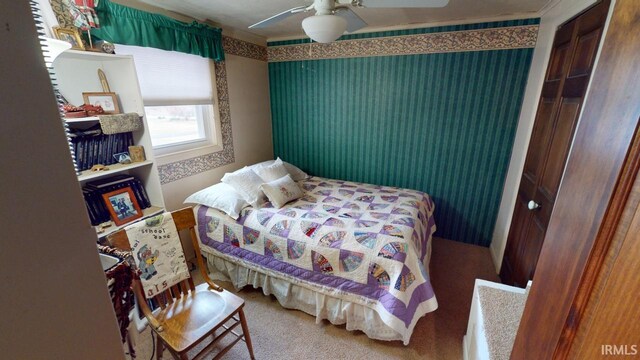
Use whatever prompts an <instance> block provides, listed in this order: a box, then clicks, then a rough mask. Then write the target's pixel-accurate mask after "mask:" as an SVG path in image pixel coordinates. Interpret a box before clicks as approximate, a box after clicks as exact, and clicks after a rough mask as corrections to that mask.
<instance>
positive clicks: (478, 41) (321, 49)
mask: <svg viewBox="0 0 640 360" xmlns="http://www.w3.org/2000/svg"><path fill="white" fill-rule="evenodd" d="M537 38H538V25H525V26H510V27H501V28H492V29H481V30H465V31H452V32H439V33H428V34H418V35H402V36H389V37H378V38H368V39H354V40H342V41H336V42H332V43H329V44H319V43H311V44H309V43H307V44H295V45H282V46H270V47H269V48H268V49H267V51H268V56H269V62H283V61H299V60H319V59H339V58H352V57H370V56H393V55H415V54H434V53H447V52H463V51H482V50H503V49H521V48H532V47H535V45H536V40H537Z"/></svg>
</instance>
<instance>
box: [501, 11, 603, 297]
mask: <svg viewBox="0 0 640 360" xmlns="http://www.w3.org/2000/svg"><path fill="white" fill-rule="evenodd" d="M608 9H609V0H605V1H603V2H601V3H599V4H597V5H595V6H593V7H592V8H590V9H589V10H587V11H586V12H584V13H582V14H581V15H579V16H577V17H575V18H573V19H572V20H570V21H568V22H567V23H565V24H563V25H561V26H560V27H559V28H558V30H557V32H556V35H555V39H554V43H553V49H552V51H551V57H550V60H549V66H548V68H547V73H546V76H545V82H544V85H543V88H542V93H541V95H540V101H539V103H538V110H537V113H536V120H535V124H534V128H533V134H532V137H531V142H530V145H529V150H528V151H527V158H526V161H525V165H524V170H523V173H522V179H521V181H520V188H519V190H518V196H517V200H516V206H515V209H514V213H513V219H512V221H511V228H510V230H509V237H508V240H507V247H506V250H505V254H504V258H503V260H502V267H501V269H500V277H501V279H502V282H504V283H505V284H510V285H515V286H520V287H524V286H525V285H526V284H527V281H528V280H531V279H532V278H533V275H534V272H535V268H536V264H537V262H538V256H539V255H540V249H541V248H542V243H543V241H544V237H545V233H546V230H547V225H548V223H549V219H550V217H551V212H552V210H553V205H554V203H555V199H556V194H557V193H558V188H559V186H560V180H561V179H562V174H563V172H564V166H565V163H566V160H567V155H568V154H569V148H570V146H571V142H572V139H573V134H574V130H575V128H576V124H577V122H578V116H579V115H580V110H581V108H582V102H583V99H584V95H585V92H586V89H587V85H588V83H589V78H590V76H591V70H592V67H593V63H594V60H595V57H596V52H597V50H598V44H599V42H600V38H601V34H602V30H603V27H604V23H605V20H606V17H607V11H608Z"/></svg>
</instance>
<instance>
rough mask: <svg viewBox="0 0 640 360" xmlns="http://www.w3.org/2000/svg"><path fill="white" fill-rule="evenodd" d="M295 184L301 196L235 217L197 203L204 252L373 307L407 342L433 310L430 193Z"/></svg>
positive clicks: (319, 181) (326, 182) (316, 181)
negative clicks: (279, 206) (278, 206)
mask: <svg viewBox="0 0 640 360" xmlns="http://www.w3.org/2000/svg"><path fill="white" fill-rule="evenodd" d="M298 184H299V185H300V186H301V187H302V188H303V189H304V190H305V196H304V197H302V198H300V199H298V200H296V201H294V202H291V203H289V204H287V205H285V207H283V208H281V209H275V208H273V207H272V206H271V205H270V204H269V203H267V204H266V206H264V207H262V208H259V209H256V208H253V207H248V208H245V209H244V210H243V211H242V212H241V214H240V218H238V220H237V221H235V220H233V219H231V218H230V217H228V216H226V215H223V214H222V213H220V212H218V211H217V210H215V209H210V208H208V207H206V206H198V207H197V208H196V213H197V220H198V235H199V238H200V242H201V244H202V245H203V247H202V251H203V252H205V255H206V254H207V253H209V254H214V255H216V256H220V257H222V258H224V259H225V260H228V261H231V262H236V263H238V264H241V265H243V266H247V265H249V266H251V267H252V268H254V269H258V271H259V272H263V273H266V274H269V275H271V276H276V277H280V278H282V279H286V280H289V281H292V282H294V283H296V284H297V285H302V286H306V287H307V288H310V289H312V290H314V291H318V292H322V293H324V294H327V295H330V296H334V297H337V298H340V299H344V300H347V301H351V302H355V303H358V304H361V305H364V306H367V307H369V308H372V309H374V310H375V311H376V312H377V313H378V314H379V315H380V318H381V319H382V320H383V321H384V323H385V324H387V325H388V326H389V327H391V328H393V329H394V330H396V331H398V332H399V333H400V334H404V335H406V339H405V342H408V337H409V336H410V335H411V332H412V331H413V327H414V326H415V323H416V322H417V320H418V319H419V318H420V317H422V316H423V315H424V314H426V313H428V312H431V311H434V310H435V309H436V308H437V307H438V305H437V301H436V298H435V295H434V292H433V289H432V287H431V283H430V281H429V275H428V273H427V269H428V261H429V257H430V241H431V237H432V234H433V233H434V232H435V223H434V220H433V211H434V203H433V201H432V200H431V198H430V197H429V195H427V194H425V193H423V192H420V191H416V190H408V189H400V188H394V187H386V186H375V185H370V184H362V183H353V182H347V181H338V180H331V179H324V178H319V177H312V178H310V179H308V180H304V181H301V182H299V183H298ZM407 333H408V334H407ZM403 337H405V336H403Z"/></svg>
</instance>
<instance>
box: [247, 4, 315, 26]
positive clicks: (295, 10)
mask: <svg viewBox="0 0 640 360" xmlns="http://www.w3.org/2000/svg"><path fill="white" fill-rule="evenodd" d="M306 9H307V7H306V6H298V7H294V8H293V9H289V10H287V11H283V12H281V13H279V14H277V15H273V16H272V17H270V18H268V19H264V20H262V21H260V22H257V23H255V24H253V25H251V26H249V29H261V28H266V27H268V26H271V25H273V24H275V23H277V22H279V21H282V20H284V19H286V18H288V17H289V16H291V15H295V14H297V13H301V12H304V11H305V10H306Z"/></svg>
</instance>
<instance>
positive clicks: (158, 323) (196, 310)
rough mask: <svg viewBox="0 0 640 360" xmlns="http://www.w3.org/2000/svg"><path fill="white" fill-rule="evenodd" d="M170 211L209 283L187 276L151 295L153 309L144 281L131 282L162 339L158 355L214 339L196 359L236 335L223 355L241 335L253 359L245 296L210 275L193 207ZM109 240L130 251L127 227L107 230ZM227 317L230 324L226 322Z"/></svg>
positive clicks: (177, 353)
mask: <svg viewBox="0 0 640 360" xmlns="http://www.w3.org/2000/svg"><path fill="white" fill-rule="evenodd" d="M171 214H172V215H173V220H174V222H175V224H176V227H177V228H178V232H180V231H181V230H186V229H188V230H189V232H190V235H191V242H192V244H193V248H194V249H195V252H196V258H197V261H198V267H199V268H200V273H201V274H202V277H203V278H204V280H205V282H204V283H203V284H200V285H198V286H194V283H193V280H192V279H191V278H189V279H187V280H183V281H181V282H179V283H177V284H174V285H171V287H170V288H169V290H165V291H164V292H163V293H161V294H158V295H156V296H155V297H154V298H153V301H155V302H157V304H158V305H159V307H158V308H157V309H155V310H154V311H151V309H150V308H149V305H148V304H147V300H146V299H145V296H144V291H143V289H142V284H141V283H140V280H139V279H135V280H134V281H133V291H134V293H135V295H136V299H137V301H138V304H139V306H140V308H141V310H142V312H143V314H144V315H145V317H146V318H147V320H148V321H149V324H150V325H151V328H152V329H153V331H154V333H155V334H156V338H157V340H158V341H157V345H156V346H157V347H156V359H161V358H162V352H163V348H164V347H166V348H167V349H168V350H169V352H171V354H172V355H173V357H174V358H176V359H187V352H188V351H189V350H190V349H192V348H193V347H194V346H196V345H198V344H200V343H201V342H203V341H204V340H205V339H211V341H210V343H209V344H208V345H207V346H205V347H204V348H203V349H202V350H201V351H199V352H198V354H196V355H195V357H194V359H197V358H199V357H200V356H201V355H203V354H205V353H207V352H208V351H210V350H211V349H213V347H214V346H215V345H216V344H218V343H219V342H220V340H221V339H222V338H223V337H226V336H227V335H233V336H234V337H235V338H234V339H233V341H232V342H231V343H230V344H229V345H227V346H226V347H225V348H223V349H222V350H221V351H220V352H219V353H218V354H217V355H216V356H215V357H214V359H219V358H220V357H222V356H223V355H224V354H225V353H226V352H227V351H229V350H230V349H231V347H233V346H234V345H235V344H236V343H237V342H238V341H240V340H243V341H245V343H246V344H247V349H248V350H249V355H250V356H251V359H255V357H254V355H253V347H252V345H251V337H250V336H249V329H248V327H247V321H246V319H245V316H244V313H243V311H242V308H243V307H244V300H243V299H241V298H239V297H238V296H236V295H234V294H233V293H231V292H229V291H228V290H225V289H223V288H222V287H220V286H218V285H216V284H215V283H214V282H213V281H212V280H211V279H210V278H209V275H208V274H207V267H206V265H205V263H204V261H203V259H202V255H201V254H200V246H199V244H198V239H197V237H196V230H195V225H196V221H195V218H194V216H193V209H192V208H185V209H182V210H177V211H174V212H172V213H171ZM107 240H108V241H109V242H110V243H111V245H112V246H114V247H117V248H120V249H123V250H131V247H130V246H129V240H128V238H127V233H126V232H125V231H124V230H120V231H118V232H116V233H114V234H112V235H109V236H108V238H107ZM183 251H184V249H183ZM227 322H231V323H230V324H226V323H227ZM238 325H241V326H242V333H241V334H238V333H236V332H235V331H233V329H234V328H235V327H237V326H238ZM221 328H222V329H224V330H222V329H221ZM218 329H221V332H220V333H219V334H217V335H215V334H214V333H215V332H216V330H218ZM212 335H213V337H212Z"/></svg>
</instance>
